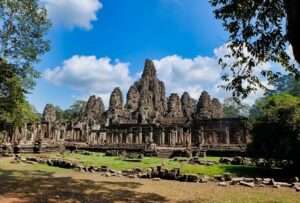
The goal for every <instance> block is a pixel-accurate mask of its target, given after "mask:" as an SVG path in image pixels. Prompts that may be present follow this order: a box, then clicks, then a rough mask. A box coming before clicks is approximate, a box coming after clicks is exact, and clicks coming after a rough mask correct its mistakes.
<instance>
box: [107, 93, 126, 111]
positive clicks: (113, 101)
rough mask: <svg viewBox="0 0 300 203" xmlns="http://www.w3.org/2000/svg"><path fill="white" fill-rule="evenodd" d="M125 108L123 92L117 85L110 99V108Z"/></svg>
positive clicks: (111, 109)
mask: <svg viewBox="0 0 300 203" xmlns="http://www.w3.org/2000/svg"><path fill="white" fill-rule="evenodd" d="M122 109H123V94H122V91H121V89H120V88H119V87H116V88H115V89H114V90H113V91H112V93H111V95H110V100H109V110H110V111H113V110H122Z"/></svg>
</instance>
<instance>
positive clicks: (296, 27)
mask: <svg viewBox="0 0 300 203" xmlns="http://www.w3.org/2000/svg"><path fill="white" fill-rule="evenodd" d="M285 5H286V13H287V37H288V40H289V42H290V43H291V45H292V47H293V52H294V56H295V59H296V60H297V62H298V63H300V1H299V0H285Z"/></svg>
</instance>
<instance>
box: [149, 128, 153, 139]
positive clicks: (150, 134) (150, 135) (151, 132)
mask: <svg viewBox="0 0 300 203" xmlns="http://www.w3.org/2000/svg"><path fill="white" fill-rule="evenodd" d="M149 142H150V143H152V142H153V128H152V127H151V128H150V132H149Z"/></svg>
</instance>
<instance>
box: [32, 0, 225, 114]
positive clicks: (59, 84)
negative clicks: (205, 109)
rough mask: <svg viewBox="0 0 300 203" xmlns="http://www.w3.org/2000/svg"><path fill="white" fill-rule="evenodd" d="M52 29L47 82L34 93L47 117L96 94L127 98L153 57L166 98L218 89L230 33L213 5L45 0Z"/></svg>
mask: <svg viewBox="0 0 300 203" xmlns="http://www.w3.org/2000/svg"><path fill="white" fill-rule="evenodd" d="M42 2H43V3H44V5H45V6H46V8H47V9H48V12H49V17H50V19H51V20H52V22H53V26H52V28H51V30H50V31H49V33H48V36H47V38H49V39H50V41H51V51H50V52H49V53H47V54H46V55H44V56H43V57H42V59H41V62H40V63H39V64H37V66H36V67H37V69H38V70H39V71H40V72H42V74H43V76H42V77H41V78H40V79H39V80H38V81H37V86H36V88H35V89H34V90H33V92H32V94H30V95H29V96H28V97H29V100H30V102H31V103H32V104H33V105H35V106H36V107H37V109H38V110H39V111H42V109H43V107H44V105H45V104H46V103H52V104H56V105H59V106H61V107H62V108H67V107H68V106H69V105H71V104H72V102H74V101H75V100H76V99H87V98H88V96H89V95H91V94H96V95H99V96H101V97H102V98H103V100H104V102H105V103H107V101H108V98H109V94H110V91H112V89H113V88H114V86H121V88H122V90H123V94H124V96H125V95H126V92H127V90H128V88H129V85H130V84H131V83H132V82H133V81H134V80H136V79H137V78H138V76H139V73H140V72H141V71H142V68H143V64H144V60H145V59H146V58H150V59H153V60H154V61H155V64H156V66H157V69H158V76H159V77H160V79H161V80H164V81H165V83H166V88H167V93H168V94H169V93H171V92H177V93H179V94H181V93H182V92H183V91H184V90H187V91H189V92H190V94H191V95H192V96H193V97H195V98H196V99H197V97H198V96H199V94H200V93H201V91H202V90H208V91H209V92H211V94H212V96H215V97H219V98H221V99H222V98H223V97H224V95H226V93H224V92H223V90H219V89H218V88H217V84H219V82H220V78H219V74H220V69H219V67H218V65H217V57H218V56H219V54H220V53H223V52H224V51H226V50H225V48H224V44H225V43H226V40H227V34H226V32H225V31H224V30H223V27H222V25H221V23H220V22H219V21H217V20H216V19H215V18H214V16H213V12H212V8H211V6H210V5H209V3H208V1H207V0H59V1H58V0H42Z"/></svg>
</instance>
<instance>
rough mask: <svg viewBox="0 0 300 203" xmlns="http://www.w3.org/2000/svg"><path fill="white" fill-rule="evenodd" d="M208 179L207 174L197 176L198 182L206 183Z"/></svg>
mask: <svg viewBox="0 0 300 203" xmlns="http://www.w3.org/2000/svg"><path fill="white" fill-rule="evenodd" d="M208 180H209V177H207V176H202V177H200V178H199V183H207V182H208Z"/></svg>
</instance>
